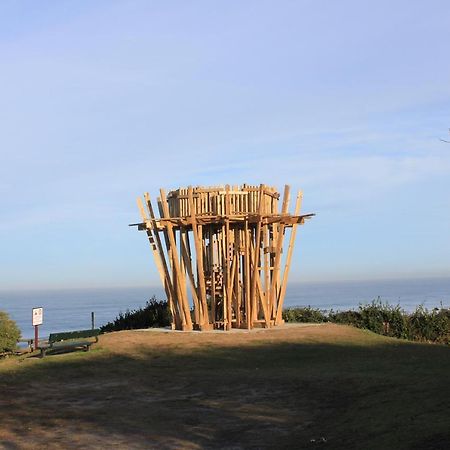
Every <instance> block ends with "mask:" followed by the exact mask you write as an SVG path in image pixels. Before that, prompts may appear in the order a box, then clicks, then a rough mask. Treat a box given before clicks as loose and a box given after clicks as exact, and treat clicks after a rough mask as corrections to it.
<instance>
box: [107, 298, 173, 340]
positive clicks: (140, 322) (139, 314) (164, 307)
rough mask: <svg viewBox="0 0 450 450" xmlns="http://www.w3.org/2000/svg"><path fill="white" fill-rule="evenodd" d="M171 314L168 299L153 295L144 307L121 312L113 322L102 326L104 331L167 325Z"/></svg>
mask: <svg viewBox="0 0 450 450" xmlns="http://www.w3.org/2000/svg"><path fill="white" fill-rule="evenodd" d="M170 323H171V316H170V311H169V307H168V304H167V301H158V300H157V299H156V297H154V296H153V297H152V298H151V299H150V300H149V301H147V303H146V305H145V306H144V307H143V308H139V309H135V310H132V311H126V312H125V313H120V314H119V315H118V316H117V317H116V318H115V319H114V320H113V321H112V322H109V323H107V324H106V325H103V326H101V327H100V329H101V330H102V331H103V332H107V331H120V330H134V329H139V328H151V327H165V326H168V325H170Z"/></svg>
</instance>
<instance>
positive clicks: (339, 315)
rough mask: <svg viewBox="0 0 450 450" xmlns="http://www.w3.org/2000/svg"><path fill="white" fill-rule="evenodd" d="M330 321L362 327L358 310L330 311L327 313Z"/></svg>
mask: <svg viewBox="0 0 450 450" xmlns="http://www.w3.org/2000/svg"><path fill="white" fill-rule="evenodd" d="M328 319H329V320H330V322H334V323H340V324H345V325H353V326H354V327H358V328H362V319H361V313H360V312H359V311H353V310H349V311H336V312H334V311H333V310H331V311H330V313H329V314H328Z"/></svg>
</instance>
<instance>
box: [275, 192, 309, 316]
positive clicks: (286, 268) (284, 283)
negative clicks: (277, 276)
mask: <svg viewBox="0 0 450 450" xmlns="http://www.w3.org/2000/svg"><path fill="white" fill-rule="evenodd" d="M302 200H303V193H302V192H301V191H299V193H298V194H297V200H296V202H295V212H294V214H295V215H296V216H297V215H298V214H299V213H300V208H301V205H302ZM296 232H297V224H295V225H293V226H292V231H291V237H290V239H289V246H288V250H287V255H286V263H285V266H284V273H283V280H282V282H281V288H280V294H279V298H278V302H277V304H278V309H277V316H276V319H275V324H276V325H279V324H280V323H281V321H282V313H283V304H284V297H285V294H286V287H287V280H288V276H289V270H290V267H291V258H292V252H293V250H294V244H295V235H296Z"/></svg>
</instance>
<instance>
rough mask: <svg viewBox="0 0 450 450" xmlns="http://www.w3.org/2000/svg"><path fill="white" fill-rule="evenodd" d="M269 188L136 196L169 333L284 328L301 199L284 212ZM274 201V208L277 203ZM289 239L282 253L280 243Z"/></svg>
mask: <svg viewBox="0 0 450 450" xmlns="http://www.w3.org/2000/svg"><path fill="white" fill-rule="evenodd" d="M289 201H290V188H289V186H285V188H284V194H283V198H282V201H281V202H280V194H279V193H278V192H277V191H276V189H275V188H274V187H269V186H266V185H263V184H261V185H260V186H248V185H245V184H244V185H242V186H232V187H231V186H229V185H227V186H215V187H194V188H193V187H188V188H180V189H177V190H174V191H171V192H169V193H168V194H167V195H166V193H165V191H164V190H163V189H161V190H160V196H159V197H158V198H157V201H156V205H157V210H158V212H159V216H157V215H156V213H155V209H154V205H153V203H152V201H151V199H150V196H149V194H148V193H146V194H145V195H144V201H142V199H141V198H138V207H139V211H140V214H141V217H142V222H140V223H137V224H132V225H134V226H137V227H138V229H139V230H144V231H145V232H146V233H147V236H148V240H149V243H150V247H151V250H152V252H153V256H154V259H155V263H156V266H157V268H158V272H159V275H160V277H161V281H162V283H163V286H164V289H165V292H166V295H167V299H168V304H169V307H170V311H171V313H172V328H173V329H177V330H192V329H197V330H208V329H213V328H214V329H224V330H230V329H231V328H246V329H251V328H253V327H257V326H258V327H261V326H262V327H271V326H274V325H278V324H280V323H282V322H283V320H282V309H283V302H284V297H285V293H286V285H287V281H288V275H289V269H290V265H291V258H292V251H293V248H294V241H295V236H296V231H297V226H298V225H301V224H303V223H304V222H305V220H306V219H309V218H310V217H312V216H313V215H314V214H305V215H299V214H300V207H301V202H302V193H301V192H299V193H298V195H297V197H296V202H295V210H294V214H289V212H288V210H289ZM280 203H281V209H280V207H279V204H280ZM286 236H288V245H287V250H286V252H285V254H284V253H283V243H284V241H285V237H286Z"/></svg>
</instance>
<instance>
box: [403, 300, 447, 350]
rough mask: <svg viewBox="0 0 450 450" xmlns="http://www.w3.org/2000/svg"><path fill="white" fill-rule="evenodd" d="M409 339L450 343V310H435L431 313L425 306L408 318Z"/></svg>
mask: <svg viewBox="0 0 450 450" xmlns="http://www.w3.org/2000/svg"><path fill="white" fill-rule="evenodd" d="M408 322H409V334H408V337H409V339H413V340H416V341H431V342H442V343H445V344H448V343H449V342H450V310H449V309H444V308H442V307H441V308H440V309H439V308H434V309H433V310H431V311H429V310H427V309H426V308H424V306H423V305H420V306H418V307H417V309H416V310H415V311H414V313H413V314H411V315H410V316H409V317H408Z"/></svg>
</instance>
